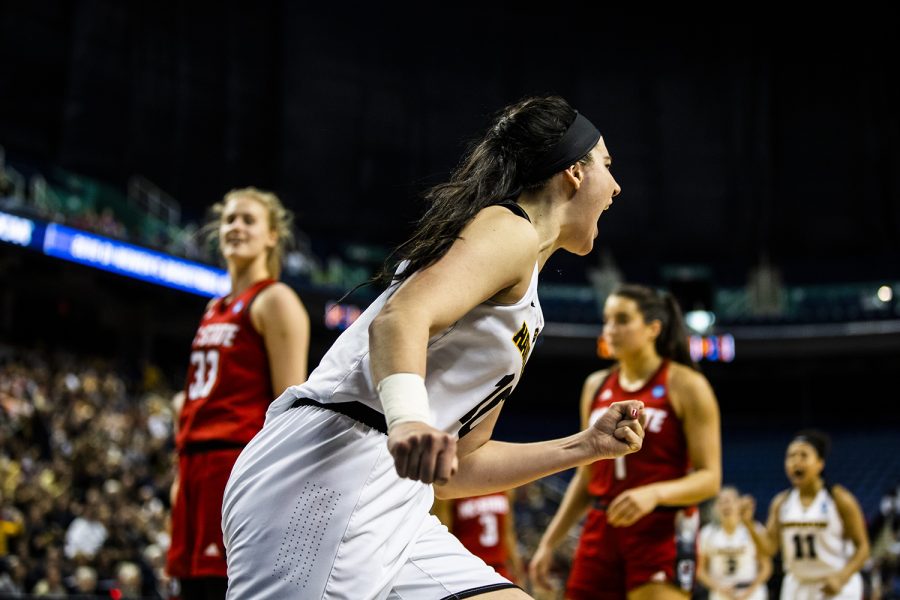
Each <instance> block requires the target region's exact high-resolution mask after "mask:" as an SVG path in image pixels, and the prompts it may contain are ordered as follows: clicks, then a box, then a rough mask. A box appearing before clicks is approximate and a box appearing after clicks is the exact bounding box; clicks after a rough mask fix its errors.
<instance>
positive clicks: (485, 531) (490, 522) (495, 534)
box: [478, 513, 500, 548]
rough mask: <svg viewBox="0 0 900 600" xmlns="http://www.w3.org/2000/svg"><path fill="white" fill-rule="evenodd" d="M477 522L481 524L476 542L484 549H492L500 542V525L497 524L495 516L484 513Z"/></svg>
mask: <svg viewBox="0 0 900 600" xmlns="http://www.w3.org/2000/svg"><path fill="white" fill-rule="evenodd" d="M478 521H479V523H481V535H480V536H478V541H479V542H481V545H482V546H484V547H485V548H493V547H494V546H496V545H497V542H499V541H500V527H499V525H500V524H499V523H498V522H497V515H495V514H492V513H485V514H483V515H481V516H479V517H478Z"/></svg>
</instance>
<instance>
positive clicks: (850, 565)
mask: <svg viewBox="0 0 900 600" xmlns="http://www.w3.org/2000/svg"><path fill="white" fill-rule="evenodd" d="M868 559H869V545H868V544H863V545H861V546H858V547H857V548H856V552H854V553H853V556H852V557H850V560H848V561H847V564H846V565H845V566H844V568H843V569H841V573H840V574H841V577H842V578H843V580H844V581H848V580H849V579H850V578H851V577H852V576H853V574H854V573H856V572H858V571H859V570H860V569H862V567H863V565H864V564H865V562H866V561H867V560H868Z"/></svg>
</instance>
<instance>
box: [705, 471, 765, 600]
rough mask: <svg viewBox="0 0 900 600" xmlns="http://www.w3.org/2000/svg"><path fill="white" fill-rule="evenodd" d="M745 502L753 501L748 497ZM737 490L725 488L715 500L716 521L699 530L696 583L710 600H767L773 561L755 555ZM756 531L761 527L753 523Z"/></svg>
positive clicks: (754, 544) (763, 556)
mask: <svg viewBox="0 0 900 600" xmlns="http://www.w3.org/2000/svg"><path fill="white" fill-rule="evenodd" d="M745 499H746V500H752V498H750V497H749V496H746V497H745ZM739 500H740V496H739V494H738V491H737V489H735V488H734V487H731V486H728V487H724V488H722V491H721V492H719V496H718V497H717V498H716V503H715V514H716V520H715V521H713V522H712V523H708V524H706V525H704V526H703V528H702V529H701V530H700V540H699V545H698V562H697V579H698V581H700V583H702V584H703V585H704V586H706V588H707V589H709V597H710V600H766V598H768V591H767V589H766V582H767V581H768V580H769V577H771V576H772V560H771V559H770V558H769V557H768V556H765V555H762V554H759V553H757V551H756V543H755V542H754V541H753V537H752V536H751V535H750V532H749V531H748V530H747V526H746V525H744V524H743V523H742V522H741V515H740V502H739ZM751 522H752V524H751V526H752V527H753V528H754V529H757V530H760V529H762V527H763V526H762V524H761V523H758V522H756V521H752V517H751Z"/></svg>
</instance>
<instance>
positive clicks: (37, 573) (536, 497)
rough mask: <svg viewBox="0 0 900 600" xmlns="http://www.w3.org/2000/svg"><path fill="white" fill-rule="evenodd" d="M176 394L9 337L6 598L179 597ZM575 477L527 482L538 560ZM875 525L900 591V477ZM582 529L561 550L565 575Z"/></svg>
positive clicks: (1, 367) (879, 579)
mask: <svg viewBox="0 0 900 600" xmlns="http://www.w3.org/2000/svg"><path fill="white" fill-rule="evenodd" d="M171 396H172V389H171V386H170V385H169V383H168V382H167V381H166V378H165V377H164V376H163V375H162V374H161V373H160V372H159V371H158V370H157V369H155V368H154V367H152V366H145V367H144V368H143V369H142V370H141V371H140V372H138V373H134V374H132V373H130V372H129V370H128V369H127V368H125V367H124V366H122V365H117V364H114V363H112V362H110V361H106V360H100V359H88V358H84V357H76V356H73V355H68V354H62V353H50V352H48V351H36V350H32V351H23V350H21V349H12V348H4V347H0V598H8V597H9V598H12V597H26V595H27V594H31V595H33V596H40V597H79V596H81V597H83V598H90V597H93V596H94V595H96V596H99V597H105V598H109V597H114V598H148V599H149V598H152V599H164V598H167V597H168V596H167V589H168V581H167V579H166V576H165V573H164V572H163V564H164V562H165V560H164V559H165V553H166V550H167V548H168V544H169V537H168V533H167V529H168V514H169V488H170V485H171V482H172V477H173V466H174V463H173V458H174V450H173V444H172V418H173V414H172V407H171ZM565 485H566V483H565V481H564V480H563V479H561V478H548V479H545V480H542V481H540V482H537V483H535V484H531V485H528V486H524V487H522V488H519V489H518V490H516V496H515V498H516V501H515V510H516V521H517V534H518V539H519V544H520V550H521V553H522V555H523V556H524V557H526V559H527V558H528V557H530V556H531V554H532V552H533V550H534V548H535V547H536V545H537V543H538V540H539V539H540V536H541V534H542V532H543V531H544V530H545V528H546V526H547V524H548V523H549V520H550V518H552V515H553V514H554V512H555V510H556V507H557V506H558V504H559V501H560V500H561V498H562V494H563V493H564V490H565ZM760 500H761V501H762V502H766V501H767V500H768V499H760ZM869 525H870V533H871V539H872V543H873V556H872V560H871V561H870V565H868V567H867V569H866V571H867V579H868V580H869V582H870V584H869V586H868V588H869V590H870V592H871V593H870V597H872V598H882V599H887V598H900V570H898V567H900V485H898V487H897V489H896V490H890V491H889V492H888V493H886V494H885V496H884V498H883V500H882V502H881V510H880V512H879V513H878V515H877V517H876V518H875V519H873V520H872V522H871V523H870V524H869ZM577 534H578V532H577V531H573V532H572V533H571V535H570V536H569V538H568V540H567V542H566V543H565V544H564V545H563V549H562V550H561V551H560V552H559V553H558V561H557V565H556V571H555V575H556V577H557V579H558V581H559V582H562V581H564V578H565V575H566V572H567V569H568V561H569V559H570V557H571V554H572V552H573V550H574V546H575V543H576V540H577Z"/></svg>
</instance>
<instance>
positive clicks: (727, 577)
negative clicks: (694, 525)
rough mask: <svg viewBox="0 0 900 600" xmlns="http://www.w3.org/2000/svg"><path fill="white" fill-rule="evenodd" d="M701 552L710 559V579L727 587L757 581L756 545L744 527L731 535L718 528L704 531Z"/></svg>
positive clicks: (706, 527) (705, 528) (706, 526)
mask: <svg viewBox="0 0 900 600" xmlns="http://www.w3.org/2000/svg"><path fill="white" fill-rule="evenodd" d="M700 552H702V553H703V555H704V556H706V560H707V565H708V572H709V576H710V577H711V578H712V579H713V580H715V581H716V583H719V584H721V585H723V586H734V585H738V584H745V585H746V584H750V583H752V582H753V580H754V579H756V575H757V568H756V567H757V563H756V545H755V544H754V543H753V538H752V537H750V532H749V531H747V528H746V527H745V526H744V525H743V523H738V525H737V527H736V528H735V530H734V531H733V532H731V533H728V532H727V531H725V529H724V528H723V527H722V526H721V525H719V524H717V523H710V524H708V525H704V527H703V529H701V530H700Z"/></svg>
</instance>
